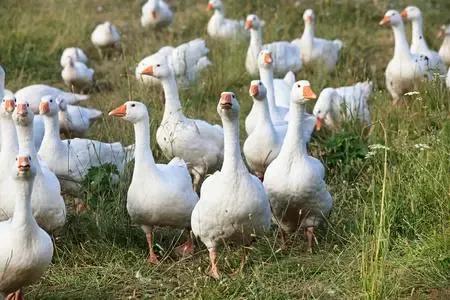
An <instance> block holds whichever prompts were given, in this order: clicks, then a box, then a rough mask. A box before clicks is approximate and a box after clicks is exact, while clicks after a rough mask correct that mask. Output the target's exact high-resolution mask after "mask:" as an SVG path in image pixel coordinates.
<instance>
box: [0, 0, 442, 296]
mask: <svg viewBox="0 0 450 300" xmlns="http://www.w3.org/2000/svg"><path fill="white" fill-rule="evenodd" d="M140 2H141V1H119V0H109V1H106V0H103V1H100V0H93V1H88V0H82V1H81V0H80V1H75V0H71V1H63V0H45V1H44V0H40V1H32V0H20V1H17V0H2V1H0V28H1V34H0V64H1V65H2V66H3V67H4V68H5V70H6V72H7V79H6V80H7V84H6V86H7V88H9V89H11V90H17V89H19V88H21V87H23V86H26V85H28V84H33V83H47V84H51V85H55V86H59V87H64V86H63V83H62V80H61V77H60V71H61V68H60V66H59V57H60V54H61V52H62V50H63V49H64V48H65V47H69V46H75V45H76V46H79V47H81V48H83V49H85V51H86V52H87V54H88V56H89V58H90V65H91V66H93V67H94V68H95V70H96V78H97V88H96V90H95V91H94V92H93V93H92V98H91V100H90V101H89V106H93V107H96V108H99V109H101V110H102V111H103V112H105V117H104V118H103V119H102V120H101V121H99V122H97V123H96V124H95V126H94V127H93V128H92V130H91V131H90V134H89V136H90V137H92V138H95V139H99V140H103V141H121V142H123V143H124V144H130V143H132V142H133V132H132V127H131V125H130V124H128V123H127V124H126V123H124V122H123V121H120V120H117V119H114V118H110V117H107V116H106V112H108V111H110V110H111V109H112V108H115V107H116V106H117V105H119V104H121V103H123V102H124V101H126V100H127V99H134V100H136V99H137V100H141V101H143V102H145V103H147V104H148V107H149V109H150V111H151V116H152V138H153V141H154V133H155V130H156V127H157V125H158V123H159V120H160V119H161V116H162V109H163V104H162V101H161V89H160V88H147V87H142V86H141V85H139V84H138V82H137V81H136V80H135V79H134V76H133V74H134V68H135V66H136V64H137V62H138V61H139V60H140V59H142V58H143V57H144V56H146V55H148V54H150V53H153V52H154V51H155V50H157V49H159V48H160V47H162V46H164V45H167V44H170V45H177V44H179V43H182V42H185V41H188V40H190V39H193V38H196V37H203V38H206V39H207V43H208V46H209V48H210V49H211V52H210V55H209V57H210V59H211V60H212V61H213V63H214V66H213V67H211V68H210V69H209V70H208V71H206V72H204V73H203V74H202V76H201V77H200V79H199V81H198V83H197V84H196V85H194V86H193V87H191V88H190V89H187V90H183V91H182V92H181V96H182V99H183V100H184V101H183V106H184V110H185V113H186V114H187V115H189V116H192V117H198V118H203V119H205V120H208V121H210V122H216V123H220V118H219V116H218V115H217V113H216V104H217V100H218V98H219V95H220V93H221V92H222V91H234V92H236V93H237V95H238V99H239V100H240V103H241V120H242V121H243V120H244V118H245V116H246V114H247V112H248V111H249V110H250V107H251V99H250V98H249V96H248V92H247V91H248V85H249V82H250V80H251V78H250V77H249V76H248V75H247V74H246V72H245V69H244V60H245V53H246V49H247V44H246V43H243V44H240V45H236V44H233V43H231V42H217V41H213V40H210V39H208V38H207V35H206V24H207V21H208V19H209V17H210V14H209V13H207V12H206V4H207V1H206V0H204V1H195V0H186V1H171V2H172V6H173V8H174V10H175V16H176V17H175V22H174V24H173V26H171V27H170V29H168V30H164V31H162V32H159V33H155V32H152V31H149V30H143V29H142V28H141V27H140V24H139V17H140V4H141V3H140ZM295 2H299V3H300V5H298V6H296V5H294V4H295ZM388 3H390V4H389V5H388ZM411 3H414V4H417V5H418V6H419V7H420V8H421V9H422V11H423V12H424V15H425V26H426V36H427V38H428V42H429V44H430V45H431V46H432V47H433V48H434V49H436V48H437V47H438V46H439V45H440V41H438V40H436V38H435V33H436V31H437V29H438V26H439V25H440V24H441V23H444V22H448V20H449V19H448V15H449V14H450V2H448V1H443V0H439V1H437V0H433V1H426V3H425V1H410V2H407V1H384V0H379V1H375V0H374V1H369V0H367V1H362V0H360V1H356V0H355V1H351V0H341V1H329V0H320V1H313V0H305V1H293V0H280V1H270V0H252V1H238V0H228V1H226V4H225V5H226V8H227V14H228V16H229V17H233V18H241V19H242V18H244V17H245V16H246V14H248V13H256V14H258V15H259V16H260V17H261V18H262V19H264V20H265V21H266V27H265V32H264V38H265V41H273V40H283V39H287V40H292V39H294V38H296V37H298V36H299V35H300V34H301V32H302V31H303V22H302V19H301V16H302V13H303V11H304V10H305V9H306V8H313V9H314V10H315V11H316V15H317V18H318V21H317V23H318V25H317V35H319V36H321V37H326V38H335V37H339V38H340V39H341V40H342V41H343V42H344V45H345V47H344V48H343V51H342V55H341V59H340V62H339V64H338V67H337V70H336V71H335V72H333V73H331V74H329V75H327V74H321V73H319V72H315V70H302V71H301V72H300V73H299V74H298V75H297V79H308V80H310V82H311V84H312V87H313V89H314V90H315V91H316V92H320V90H321V89H322V88H324V87H326V86H341V85H346V84H351V83H354V82H356V81H361V80H366V79H370V80H373V81H374V85H375V91H374V96H373V97H372V99H371V110H372V117H373V130H372V132H371V135H370V136H369V137H368V138H365V137H364V136H363V134H362V129H361V128H357V127H356V129H355V127H351V126H347V127H345V128H344V129H343V131H342V132H340V133H337V134H332V133H330V132H321V133H320V135H317V136H316V137H315V138H314V139H313V142H312V144H311V147H310V148H311V152H312V153H313V154H314V155H315V156H316V157H318V158H320V159H322V160H323V162H324V163H325V164H326V166H327V179H326V180H327V183H328V184H329V188H330V190H331V192H332V195H333V197H334V200H335V206H334V209H333V211H332V214H331V216H330V218H329V220H328V224H327V226H324V227H323V228H322V229H321V230H319V236H318V239H319V246H318V247H317V248H316V251H315V253H314V254H307V253H306V252H305V241H304V239H303V236H302V234H299V235H298V236H294V237H292V240H291V244H290V246H289V247H288V248H287V249H286V250H281V249H280V241H279V240H278V239H277V237H276V228H274V229H273V230H272V231H271V232H270V233H269V234H268V235H267V236H265V237H264V238H261V239H260V240H259V241H258V242H257V243H256V244H254V245H253V246H252V248H251V251H250V253H251V254H250V259H249V261H248V263H247V265H246V266H245V269H244V271H243V272H242V273H239V274H237V275H236V276H225V277H224V278H223V279H221V280H220V281H215V280H212V279H210V278H209V277H207V276H206V275H205V274H206V269H207V267H208V263H209V261H208V259H207V251H206V249H205V248H204V247H203V246H201V245H200V243H199V247H198V249H197V250H198V251H197V252H196V254H195V255H194V257H192V258H189V259H185V260H181V261H180V260H178V259H177V258H175V257H173V256H172V254H171V250H172V248H173V246H174V244H177V243H178V240H179V239H180V233H179V232H178V231H174V230H165V229H162V230H160V231H158V234H157V243H158V246H159V249H160V250H161V254H168V255H167V256H164V258H163V262H162V263H161V264H160V265H158V266H149V265H147V263H146V261H145V259H146V255H147V248H146V242H145V238H144V235H143V233H142V231H141V230H140V229H139V228H138V227H136V226H134V225H133V224H131V223H130V220H129V218H128V215H127V213H126V209H125V203H126V191H127V187H128V183H129V181H130V178H129V177H130V172H128V174H127V176H126V177H125V178H124V179H123V180H122V181H121V183H120V184H119V185H111V184H110V183H109V180H108V179H107V177H106V176H103V175H104V173H102V172H101V171H99V172H97V173H93V174H92V176H91V178H90V180H88V181H87V183H86V185H85V186H84V189H83V198H85V199H86V200H87V202H88V204H89V206H90V210H89V211H88V212H86V213H84V214H81V215H77V214H74V212H73V210H71V209H69V215H68V222H67V225H66V226H65V228H64V230H63V232H62V233H61V235H60V236H59V237H58V238H57V240H56V251H55V255H54V260H53V264H52V266H51V268H50V269H49V271H48V272H47V273H46V275H45V277H44V278H43V279H42V280H41V281H40V282H39V283H37V284H35V285H33V286H31V287H28V288H26V289H25V292H26V296H27V297H28V298H36V299H62V298H65V299H69V298H70V299H94V298H97V299H109V298H118V299H145V298H163V297H166V298H188V299H191V298H201V299H224V298H227V299H228V298H230V299H231V298H240V299H243V298H252V299H286V298H295V299H298V298H308V299H315V298H321V299H359V298H368V299H382V298H391V299H399V298H412V299H444V298H447V299H448V298H450V283H449V280H450V279H449V278H450V229H449V221H450V207H449V204H450V119H449V117H450V97H449V96H450V93H449V92H448V91H447V90H446V89H445V87H443V86H442V85H441V84H440V83H439V82H431V83H428V84H426V85H424V86H423V87H422V88H421V89H420V90H419V92H420V94H418V95H413V96H409V97H408V99H407V101H406V102H405V103H404V104H402V105H401V106H397V107H394V106H392V105H391V104H390V98H389V95H388V94H387V92H386V90H385V86H384V68H385V66H386V65H387V62H388V61H389V59H390V57H391V55H392V53H393V39H392V32H391V30H390V29H387V28H381V27H379V26H378V22H379V20H380V19H381V18H382V16H383V14H384V12H385V11H386V10H387V9H388V8H396V9H398V10H401V9H403V8H404V7H405V6H406V5H408V4H411ZM100 5H101V6H102V7H103V10H102V11H101V12H99V11H98V10H97V7H98V6H100ZM105 20H110V21H112V22H113V23H114V24H116V25H117V26H118V28H119V29H120V31H121V32H122V37H123V43H122V46H123V55H122V56H119V55H118V56H117V57H116V58H114V59H112V60H109V61H108V60H105V61H104V60H101V59H100V58H99V56H98V54H97V52H96V50H95V48H94V47H93V46H92V45H91V43H90V33H91V31H92V30H93V28H94V26H95V24H96V23H99V22H102V21H105ZM241 127H242V128H243V122H241ZM244 134H245V133H244V132H243V130H242V133H241V136H242V139H244V138H245V135H244ZM242 141H243V140H242ZM420 144H424V145H426V146H423V145H420ZM374 145H375V146H374ZM377 145H381V146H377ZM152 148H153V150H154V154H155V156H156V159H157V160H158V161H164V158H163V157H162V155H161V152H160V151H159V149H158V148H157V146H156V145H155V143H154V144H153V147H152ZM130 171H131V167H130ZM66 200H67V202H68V203H71V202H72V201H73V199H71V198H70V197H66ZM241 254H242V250H239V249H233V248H231V249H222V250H221V254H220V263H221V264H222V266H223V271H224V273H225V274H231V273H232V272H233V271H234V270H235V269H237V268H238V267H239V260H240V256H241Z"/></svg>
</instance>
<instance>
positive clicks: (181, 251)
mask: <svg viewBox="0 0 450 300" xmlns="http://www.w3.org/2000/svg"><path fill="white" fill-rule="evenodd" d="M194 248H195V246H194V241H193V240H192V234H191V232H189V236H188V239H187V241H186V242H184V243H183V244H182V245H180V246H178V247H176V248H175V253H177V255H179V256H181V257H186V256H189V255H192V254H193V253H194Z"/></svg>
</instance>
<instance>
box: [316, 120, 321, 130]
mask: <svg viewBox="0 0 450 300" xmlns="http://www.w3.org/2000/svg"><path fill="white" fill-rule="evenodd" d="M322 125H323V119H322V118H319V117H317V118H316V130H317V131H320V128H322Z"/></svg>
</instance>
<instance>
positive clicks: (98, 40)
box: [91, 21, 120, 56]
mask: <svg viewBox="0 0 450 300" xmlns="http://www.w3.org/2000/svg"><path fill="white" fill-rule="evenodd" d="M91 42H92V44H93V45H94V46H95V47H96V48H97V50H98V51H99V54H100V56H103V52H102V50H104V49H108V48H120V33H119V31H118V30H117V28H116V26H114V25H113V24H111V22H109V21H106V22H104V23H102V24H99V25H97V26H96V27H95V29H94V31H93V32H92V34H91Z"/></svg>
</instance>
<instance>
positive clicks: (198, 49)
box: [135, 39, 211, 86]
mask: <svg viewBox="0 0 450 300" xmlns="http://www.w3.org/2000/svg"><path fill="white" fill-rule="evenodd" d="M208 52H209V49H208V48H207V47H206V42H205V40H203V39H195V40H192V41H190V42H187V43H184V44H181V45H179V46H178V47H176V48H173V47H170V46H166V47H163V48H161V49H159V51H158V52H156V53H155V54H152V55H150V56H147V57H146V58H144V59H143V60H141V61H140V62H139V64H138V66H137V67H136V72H135V74H136V78H137V79H138V80H139V81H141V82H143V83H145V84H149V85H158V84H160V81H159V80H158V79H157V78H155V77H152V76H142V74H141V73H142V71H143V70H144V69H145V68H146V67H147V66H148V65H150V64H152V63H154V62H155V61H158V60H160V59H161V56H163V57H166V58H167V60H168V63H169V65H170V66H171V68H172V69H173V71H174V73H175V77H176V79H177V83H178V84H179V85H180V86H188V85H190V84H191V83H193V82H195V81H196V80H197V78H198V76H199V74H200V72H201V71H202V70H203V69H205V68H206V67H208V66H209V65H211V61H210V60H209V59H208V57H207V55H208Z"/></svg>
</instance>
